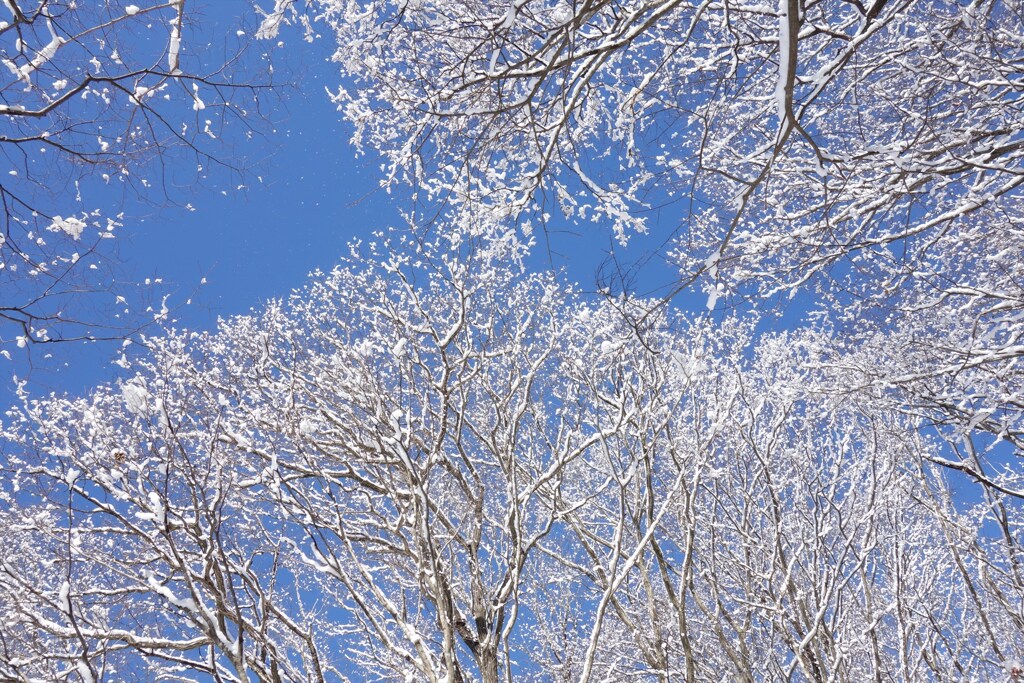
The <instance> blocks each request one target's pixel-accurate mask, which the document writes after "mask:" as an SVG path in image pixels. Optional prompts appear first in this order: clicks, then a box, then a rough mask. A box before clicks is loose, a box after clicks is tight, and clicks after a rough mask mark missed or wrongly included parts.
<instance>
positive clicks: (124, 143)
mask: <svg viewBox="0 0 1024 683" xmlns="http://www.w3.org/2000/svg"><path fill="white" fill-rule="evenodd" d="M207 7H209V5H207ZM238 8H239V15H240V16H241V14H242V13H243V12H244V11H246V10H247V9H248V7H246V6H245V4H244V3H238ZM203 12H204V5H203V3H201V2H193V1H192V0H189V1H188V2H186V1H185V0H87V1H80V2H74V1H68V0H27V1H26V0H4V2H3V3H2V6H0V15H6V16H0V66H2V68H0V125H2V130H0V154H2V159H3V161H4V164H5V167H4V168H3V169H0V172H2V177H3V180H2V181H0V291H2V294H0V340H3V341H5V342H8V343H10V342H12V341H14V340H17V342H18V345H20V346H24V345H25V344H26V343H29V342H43V341H49V340H58V339H68V338H79V337H82V336H86V335H89V336H104V335H110V334H115V335H120V334H124V333H125V330H123V329H120V330H119V329H117V327H116V322H115V321H114V320H113V319H112V316H110V315H108V313H107V311H109V309H111V308H113V306H114V302H115V297H116V296H118V295H123V294H127V293H128V292H125V291H114V292H111V289H113V288H115V287H114V285H113V284H112V278H113V279H117V276H119V275H121V273H119V272H118V271H116V270H112V269H109V268H108V267H107V266H108V263H107V262H108V261H109V260H110V259H111V258H112V256H113V251H112V250H111V249H110V248H109V247H108V246H107V245H105V244H104V241H105V240H107V239H109V238H112V237H114V235H115V234H117V233H118V232H119V231H120V230H119V229H120V228H121V227H122V224H123V222H124V220H123V217H122V215H121V213H120V211H121V208H120V207H121V206H122V205H123V198H124V196H126V195H127V196H132V197H141V198H143V199H144V200H145V201H150V202H156V203H157V204H165V203H176V204H179V205H181V206H184V205H186V204H187V202H188V200H189V198H190V197H191V194H180V189H179V188H181V187H186V186H192V185H195V184H196V183H201V182H203V181H204V179H205V178H207V176H209V175H210V174H211V173H212V174H214V175H217V174H219V173H221V172H222V171H223V172H226V174H222V175H223V179H225V180H230V179H231V176H232V175H234V174H236V173H237V170H238V168H239V167H241V166H242V165H243V164H244V161H243V159H242V158H241V157H239V156H238V154H237V151H235V150H234V149H233V148H234V147H235V146H236V145H238V144H239V142H240V141H244V139H245V136H246V135H247V134H251V133H252V131H254V130H257V129H258V127H259V122H260V121H261V120H262V119H263V117H265V116H266V112H264V111H261V106H260V100H261V99H262V98H263V97H264V95H265V94H267V92H268V91H269V86H270V84H271V80H270V74H269V73H268V72H266V71H265V70H263V72H262V73H261V71H260V66H259V64H258V60H252V59H248V58H245V57H244V54H245V49H246V46H247V41H248V40H249V38H248V37H246V35H245V32H244V31H243V30H242V28H243V26H242V25H241V23H240V24H239V26H237V27H235V28H233V29H232V31H231V35H229V36H212V35H209V31H208V30H205V29H204V28H203V26H202V16H203ZM236 29H237V35H236ZM221 138H225V139H226V140H227V142H226V144H221ZM228 150H231V152H229V151H228ZM234 179H235V180H236V181H237V177H235V178H234ZM122 324H128V323H127V322H126V321H123V322H122ZM91 328H99V329H98V330H96V329H91Z"/></svg>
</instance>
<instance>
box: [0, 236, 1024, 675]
mask: <svg viewBox="0 0 1024 683" xmlns="http://www.w3.org/2000/svg"><path fill="white" fill-rule="evenodd" d="M452 235H455V237H453V236H452ZM516 244H517V242H516V240H514V239H508V238H506V237H500V236H499V237H494V236H489V237H481V236H479V235H473V234H470V233H469V232H466V231H453V232H452V233H451V234H450V235H449V236H448V237H445V238H439V239H437V240H436V241H434V242H430V243H421V242H415V241H411V240H403V239H401V238H397V237H396V238H392V239H391V240H390V242H389V240H387V239H382V240H381V241H380V242H379V244H378V246H371V247H367V248H361V249H357V250H354V251H353V253H352V255H351V258H350V259H349V261H348V262H347V263H345V264H343V265H342V266H340V267H338V268H337V269H336V270H334V271H333V272H331V273H330V274H323V275H317V276H315V277H314V278H313V280H312V282H311V284H309V285H308V287H307V288H306V289H304V290H302V291H300V292H298V293H296V294H295V295H294V296H292V297H291V298H290V299H288V300H287V301H283V302H273V303H271V304H269V305H268V306H267V307H266V309H265V310H264V311H262V312H260V313H256V314H253V315H251V316H247V317H241V318H235V319H232V320H229V321H225V322H223V323H222V324H221V326H220V329H219V330H218V331H216V332H214V333H190V332H184V331H179V332H168V333H166V335H164V336H161V337H154V338H151V339H149V340H148V348H149V349H150V352H149V354H148V355H146V356H145V357H143V358H139V359H136V360H134V361H133V362H132V371H131V372H130V373H129V374H128V375H127V376H126V377H125V378H124V379H123V380H122V381H121V382H120V383H119V384H118V385H115V386H107V387H104V388H101V389H98V390H97V391H95V392H94V393H93V394H92V395H90V396H87V397H85V398H64V397H57V396H52V397H49V398H45V399H28V398H26V400H25V402H24V404H23V407H22V408H20V409H18V410H14V411H11V412H9V413H8V414H7V417H6V419H5V422H4V428H3V432H4V438H5V445H4V448H3V451H2V455H0V468H2V472H3V476H2V477H0V482H2V483H0V502H2V506H0V507H2V510H3V511H2V512H0V615H2V616H0V678H2V679H4V680H14V681H88V682H90V683H91V682H93V681H131V680H139V681H157V680H175V681H209V680H219V681H265V682H268V683H278V682H284V681H321V682H322V681H339V680H342V681H344V680H381V681H432V682H440V681H445V682H446V683H455V682H467V683H468V682H469V681H481V682H486V683H496V682H497V681H512V680H538V681H551V680H565V681H580V682H586V681H598V680H627V679H636V680H650V681H669V680H672V681H712V680H714V681H718V680H740V681H755V680H783V679H785V680H804V681H850V682H851V683H853V682H861V681H868V680H882V679H886V680H888V679H896V680H928V679H944V680H948V679H949V678H950V677H952V678H954V679H956V680H979V681H1006V680H1007V677H1008V675H1009V674H1008V673H1007V671H1008V667H1011V666H1013V664H1014V662H1015V657H1017V656H1019V653H1020V651H1021V647H1022V645H1024V632H1022V631H1024V614H1022V613H1021V605H1022V604H1024V583H1022V577H1021V574H1020V567H1019V552H1020V547H1019V535H1018V525H1019V520H1020V515H1019V509H1018V506H1015V505H1012V504H1010V503H1007V501H1006V500H1004V499H1003V498H998V497H989V498H986V499H982V500H975V499H974V498H970V500H975V502H973V503H972V502H968V500H966V499H965V498H964V497H960V499H957V497H956V496H954V494H953V491H952V488H951V487H952V486H956V485H962V484H963V482H962V481H959V480H955V479H953V478H952V477H953V476H954V474H953V473H952V472H951V470H949V469H948V468H946V467H943V466H941V465H936V464H934V463H933V462H931V461H932V460H935V459H936V458H942V457H944V453H945V450H944V448H943V447H941V446H940V445H938V444H936V443H933V442H931V441H929V440H928V439H927V438H926V437H925V436H924V431H923V430H922V429H920V427H921V425H920V424H918V423H917V422H915V419H916V418H914V417H913V416H908V414H907V412H906V411H903V410H898V409H895V408H894V407H893V406H892V405H890V403H889V402H887V401H885V400H883V397H881V396H879V395H872V394H871V392H870V391H862V392H848V393H847V394H846V395H845V396H844V397H843V398H842V399H841V400H837V399H834V398H828V396H830V395H833V396H834V394H829V393H828V392H822V391H820V388H821V387H823V386H826V385H827V384H828V383H829V382H836V381H840V380H841V378H836V377H834V376H828V372H833V373H834V370H828V371H826V370H822V369H820V368H823V367H825V368H828V367H832V366H829V365H822V364H820V363H819V362H818V361H819V360H820V357H821V355H822V353H823V351H822V345H823V343H824V342H823V341H822V340H821V339H818V338H816V337H815V336H814V335H812V334H810V333H802V334H789V335H778V336H762V337H759V338H755V337H754V336H753V335H752V332H751V330H750V329H749V326H747V325H745V324H742V323H741V322H737V321H727V322H725V323H723V324H722V325H720V326H717V327H716V328H711V327H708V326H707V325H705V324H703V323H690V322H687V321H686V320H685V319H681V318H674V317H671V316H668V315H665V314H658V313H651V314H650V315H647V316H646V318H645V320H646V321H647V322H646V323H645V325H644V326H643V327H642V328H637V327H636V326H632V325H627V324H625V322H624V321H626V320H629V319H634V320H635V319H639V318H640V317H642V316H640V315H639V314H638V313H639V312H640V311H644V310H646V308H647V307H648V306H650V302H646V301H643V300H637V299H629V298H623V299H621V300H618V301H611V300H605V301H602V302H598V303H594V302H592V301H589V300H587V299H586V298H585V297H584V296H582V295H580V294H578V293H576V292H575V291H574V290H573V289H572V288H571V287H569V286H567V285H566V284H564V283H563V282H561V281H559V280H558V278H557V277H556V276H554V275H550V274H548V275H530V274H525V273H524V272H523V271H522V270H521V268H519V267H518V266H517V265H516V264H517V262H518V259H519V257H520V256H521V252H520V251H519V247H517V246H516ZM624 312H626V313H632V315H625V316H624V315H623V313H624ZM1012 500H1013V499H1012V498H1010V499H1009V501H1010V502H1011V503H1012Z"/></svg>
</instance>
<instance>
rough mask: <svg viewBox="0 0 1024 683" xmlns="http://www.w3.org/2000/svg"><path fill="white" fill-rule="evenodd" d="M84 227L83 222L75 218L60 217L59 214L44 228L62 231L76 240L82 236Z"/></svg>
mask: <svg viewBox="0 0 1024 683" xmlns="http://www.w3.org/2000/svg"><path fill="white" fill-rule="evenodd" d="M85 227H86V226H85V223H84V222H83V221H81V220H79V219H77V218H74V217H70V218H62V217H61V216H54V217H53V221H52V222H51V223H50V225H49V227H47V228H46V229H47V230H49V231H50V232H63V233H64V234H65V235H68V236H70V237H71V238H72V239H75V240H77V239H79V238H80V237H81V236H82V232H83V231H84V230H85Z"/></svg>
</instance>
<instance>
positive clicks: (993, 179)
mask: <svg viewBox="0 0 1024 683" xmlns="http://www.w3.org/2000/svg"><path fill="white" fill-rule="evenodd" d="M278 4H279V6H280V9H281V11H282V12H286V10H287V8H289V7H291V8H292V9H295V8H297V7H298V5H297V4H294V3H290V2H287V0H282V1H281V2H280V3H278ZM314 6H316V7H318V8H319V12H320V13H321V14H322V16H323V18H324V19H325V20H326V21H327V22H328V23H329V24H330V25H331V26H332V27H333V28H334V30H335V32H336V35H337V38H338V41H337V43H338V48H337V52H336V55H335V59H336V61H337V62H338V64H339V67H340V69H341V71H342V73H343V75H344V79H343V80H342V81H341V85H340V89H339V91H338V92H337V94H336V99H337V102H338V105H339V108H340V110H341V112H342V113H343V114H344V116H345V117H346V118H347V119H348V120H349V121H351V122H352V124H353V125H354V128H355V133H354V137H353V140H354V141H355V143H356V144H357V145H362V146H366V147H367V148H371V149H374V150H378V151H379V152H381V153H382V154H383V155H384V156H385V158H386V160H387V164H386V168H385V172H386V178H385V180H384V182H386V183H396V182H410V183H412V184H413V185H415V186H416V188H417V191H418V193H419V196H420V198H421V199H422V200H423V201H426V202H428V203H430V204H431V205H432V206H434V205H436V204H437V203H438V202H443V203H446V204H447V205H449V206H450V207H451V208H452V210H453V211H455V212H456V213H457V212H460V211H464V212H466V213H469V214H479V213H481V212H483V213H487V214H489V215H491V216H492V217H494V218H495V219H497V220H510V221H518V222H519V223H520V224H521V225H523V227H524V228H527V230H528V229H529V228H530V227H531V226H530V224H531V223H532V224H533V225H535V224H536V223H537V222H543V221H544V220H545V216H547V215H548V214H549V213H554V212H556V211H557V210H559V209H560V210H561V211H562V212H563V213H564V214H565V215H566V216H567V217H568V218H569V219H570V220H572V221H575V222H577V223H579V224H587V225H591V226H592V229H593V230H599V231H609V230H610V231H611V232H613V233H614V234H615V235H617V236H618V237H619V239H622V240H625V239H629V238H631V236H632V238H634V239H642V238H641V237H637V236H636V235H637V233H642V232H643V231H644V230H645V228H646V227H647V225H648V221H649V220H650V218H649V217H650V216H654V215H657V216H659V217H660V218H659V220H660V221H662V222H663V223H665V222H668V223H669V224H675V225H677V226H678V227H677V228H676V239H675V243H674V246H672V247H671V248H670V253H671V257H672V258H674V259H675V261H676V262H677V263H678V265H679V269H680V270H679V273H680V275H679V281H678V287H677V288H676V291H677V292H678V291H682V290H684V289H686V288H687V287H690V286H694V287H698V288H699V291H701V292H703V295H704V296H707V304H708V307H709V308H712V309H721V308H724V307H731V306H740V307H742V306H744V305H745V302H751V303H752V304H753V306H755V307H757V308H758V309H760V310H762V311H763V310H768V311H775V310H780V309H785V308H786V307H787V303H786V302H787V301H788V300H789V298H791V297H794V296H796V295H798V294H799V295H800V298H799V299H798V300H799V301H801V302H803V301H806V300H807V299H810V300H811V301H812V302H813V303H812V304H811V312H812V313H813V314H814V315H815V316H816V317H815V318H814V323H813V324H814V326H815V327H816V328H817V329H818V330H819V331H820V332H821V333H822V334H827V335H830V336H831V338H832V340H833V344H832V347H831V348H832V350H831V352H830V354H829V356H830V357H829V358H828V359H825V358H822V359H819V360H821V361H823V362H824V361H826V360H827V361H828V362H831V363H833V364H834V365H835V368H836V370H837V372H838V373H839V374H840V375H842V376H843V377H845V378H846V380H849V381H852V382H853V385H850V384H845V385H843V386H837V387H835V389H836V390H837V391H839V392H840V393H842V392H848V391H850V390H852V389H854V388H861V389H864V390H865V391H867V392H868V393H871V392H872V391H875V390H877V391H878V392H880V393H881V395H882V397H883V398H884V399H885V400H889V401H891V402H892V403H893V404H895V405H898V406H901V407H902V408H903V409H905V410H906V411H907V412H908V414H911V415H916V416H919V417H921V418H923V419H925V420H926V421H927V422H929V423H930V424H931V425H933V426H935V427H936V428H937V429H938V430H939V431H941V432H942V433H943V434H944V435H945V437H946V438H948V439H949V440H950V441H951V442H954V443H955V444H958V443H959V442H960V441H962V440H963V439H967V443H966V444H962V445H958V446H957V447H958V448H959V449H961V450H962V449H964V448H966V449H967V450H972V451H973V452H974V455H969V454H967V453H961V456H955V455H954V456H950V458H949V459H948V460H949V464H950V465H951V466H953V467H956V468H960V469H962V470H965V471H970V472H973V473H974V475H977V476H978V477H979V478H981V479H983V480H984V479H986V478H989V477H991V476H992V475H993V473H994V471H995V470H998V469H1000V468H1002V467H1004V466H1005V465H1006V462H1005V460H1003V459H1001V458H999V457H994V456H991V454H990V453H986V449H988V448H989V447H990V446H991V443H992V441H993V440H1002V441H1006V442H1009V443H1011V444H1012V447H1011V448H1012V449H1016V451H1017V452H1018V453H1019V452H1020V448H1021V440H1020V439H1021V434H1022V428H1024V427H1022V407H1024V404H1022V402H1021V399H1020V396H1021V393H1022V391H1024V375H1022V363H1021V358H1022V355H1024V352H1022V349H1024V284H1022V283H1024V261H1022V259H1021V258H1020V254H1021V253H1022V252H1024V225H1022V222H1021V201H1022V193H1021V190H1020V185H1021V183H1022V181H1024V163H1022V162H1024V156H1022V151H1024V137H1022V131H1024V106H1022V100H1021V93H1022V85H1021V82H1020V79H1019V77H1018V75H1019V74H1020V73H1021V70H1022V67H1024V43H1022V42H1021V35H1024V6H1022V5H1021V3H1020V2H1019V0H1009V1H1006V2H1004V1H1001V0H970V1H967V0H965V1H964V2H933V1H932V0H872V1H871V2H860V1H859V0H824V1H821V2H812V1H810V0H779V1H778V2H771V3H767V4H766V3H749V2H736V1H734V0H725V1H723V2H678V1H676V0H581V1H578V2H570V1H568V0H535V1H533V0H527V1H515V2H508V1H504V0H503V1H501V2H494V1H491V0H479V1H477V2H450V1H449V0H417V1H415V2H412V1H408V0H376V1H358V0H320V2H318V3H314ZM673 207H674V209H675V211H676V218H675V219H673V218H671V217H668V216H671V212H672V210H673ZM655 212H656V213H655ZM802 305H803V304H802ZM851 366H854V367H856V368H858V369H859V373H860V376H859V377H858V378H854V377H853V376H852V375H851V374H850V373H849V372H847V370H849V368H850V367H851ZM976 460H977V462H976ZM979 463H980V464H979ZM1011 469H1012V470H1013V471H1014V472H1015V473H1016V474H1019V473H1020V469H1019V467H1012V468H1011ZM1013 478H1016V475H1014V477H1013ZM1012 489H1013V490H1014V491H1015V492H1019V491H1020V490H1021V489H1020V488H1019V487H1018V486H1016V485H1014V486H1013V487H1012Z"/></svg>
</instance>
